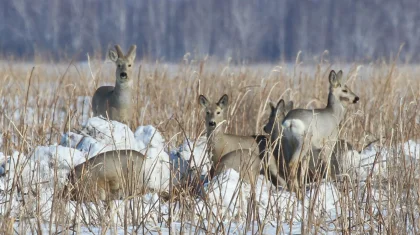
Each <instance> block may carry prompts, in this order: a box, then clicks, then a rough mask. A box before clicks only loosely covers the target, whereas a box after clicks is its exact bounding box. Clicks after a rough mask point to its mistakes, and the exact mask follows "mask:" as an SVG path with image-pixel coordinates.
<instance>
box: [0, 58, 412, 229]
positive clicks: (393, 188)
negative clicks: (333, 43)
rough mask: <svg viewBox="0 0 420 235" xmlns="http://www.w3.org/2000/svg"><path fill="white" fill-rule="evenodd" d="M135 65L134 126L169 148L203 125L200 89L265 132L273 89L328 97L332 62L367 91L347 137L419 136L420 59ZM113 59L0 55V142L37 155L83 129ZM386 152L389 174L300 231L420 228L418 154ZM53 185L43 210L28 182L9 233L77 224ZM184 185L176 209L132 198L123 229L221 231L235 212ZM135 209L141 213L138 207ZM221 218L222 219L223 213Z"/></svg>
mask: <svg viewBox="0 0 420 235" xmlns="http://www.w3.org/2000/svg"><path fill="white" fill-rule="evenodd" d="M137 65H138V68H137V69H136V70H135V74H136V79H135V88H134V89H135V93H134V94H135V97H133V98H134V100H135V105H136V111H137V112H136V117H135V118H136V121H135V126H139V125H148V124H151V125H154V126H156V127H157V128H158V129H159V130H160V131H161V133H162V134H163V135H164V137H165V139H166V140H171V141H170V143H168V146H169V147H171V148H173V147H175V146H178V145H179V144H180V143H182V142H183V141H184V138H185V136H188V137H189V138H191V139H195V138H197V137H198V136H200V135H201V134H202V133H203V131H204V125H203V115H202V113H201V109H200V106H199V104H198V102H197V98H198V95H199V94H204V95H206V96H208V97H209V98H210V99H212V100H216V99H218V98H219V97H220V96H221V95H222V94H224V93H226V94H228V95H229V96H230V97H231V99H230V100H231V104H230V108H229V121H228V127H227V132H229V133H235V134H244V135H247V134H256V133H259V134H261V133H262V132H263V131H262V127H263V125H264V123H265V121H266V118H267V113H268V111H267V109H268V107H267V109H266V106H267V105H268V104H267V101H268V99H271V100H278V99H279V98H281V97H283V98H286V99H292V100H293V101H294V102H295V107H321V106H323V105H325V104H326V97H327V92H328V80H327V74H328V72H329V71H330V69H332V68H333V69H336V70H339V69H343V70H344V76H349V77H351V78H350V80H349V82H350V83H351V87H352V90H353V91H354V92H355V93H356V94H358V95H359V97H360V98H361V101H360V103H359V104H357V105H355V106H352V107H350V108H349V110H348V111H347V115H346V118H345V121H344V122H343V129H342V132H341V136H342V137H343V138H344V139H346V140H347V141H349V142H350V143H352V144H353V145H354V146H355V147H356V148H357V149H360V148H361V147H362V146H363V145H364V144H366V142H367V140H366V137H367V136H374V137H376V138H380V139H381V141H380V143H379V147H380V148H382V147H398V146H401V145H402V144H404V143H405V142H407V141H408V140H418V139H419V134H420V132H419V130H418V128H419V124H418V123H419V121H420V120H419V118H420V117H419V113H418V110H419V109H418V106H419V101H420V99H419V95H420V92H419V84H420V83H419V80H418V75H419V74H420V66H416V65H399V64H394V63H386V62H375V63H372V64H367V65H363V66H358V65H356V64H355V65H350V66H349V65H340V64H333V65H330V64H328V63H326V62H322V63H319V64H316V65H304V64H300V63H296V64H294V65H288V64H279V65H250V66H237V65H229V64H226V63H214V62H213V63H212V62H208V61H205V60H203V61H190V60H188V59H185V60H183V61H182V62H180V63H179V64H178V65H172V64H171V65H166V64H161V63H147V62H141V63H138V64H137ZM33 66H34V67H33ZM114 69H115V68H114V65H113V64H111V63H103V61H91V62H90V63H89V65H88V64H75V63H70V62H69V63H67V64H66V63H62V64H51V63H41V62H35V63H27V64H22V63H14V62H10V61H9V62H8V61H3V62H2V63H1V64H0V83H1V84H2V86H1V88H0V97H1V100H0V102H1V103H0V114H1V116H0V130H1V132H2V135H3V145H2V147H1V149H0V152H3V153H5V154H9V155H10V154H11V153H12V152H13V151H14V150H16V151H19V152H20V153H23V154H24V155H26V156H30V154H31V153H32V151H33V149H34V148H35V147H36V146H40V145H49V144H53V143H58V142H59V141H60V138H61V134H62V133H63V132H65V131H67V130H75V129H76V130H77V129H79V128H80V120H81V118H82V115H83V112H86V111H87V110H83V109H82V108H81V105H80V98H78V97H84V96H88V97H89V96H91V95H92V94H93V92H94V91H95V89H96V87H97V86H99V85H103V84H105V83H107V84H113V83H114ZM89 112H90V111H89ZM20 117H25V118H20ZM132 128H134V126H133V127H132ZM22 161H25V160H24V159H22ZM387 162H388V164H387V167H386V169H381V171H383V172H384V173H386V177H384V176H379V177H377V176H375V177H374V176H371V177H368V178H367V179H366V181H365V182H364V183H363V185H362V186H360V185H359V184H355V183H354V182H348V183H347V184H345V187H347V190H346V193H342V194H340V195H341V198H338V201H340V205H341V208H339V209H340V210H341V214H342V216H341V217H338V218H337V219H336V220H335V221H333V222H332V224H333V225H334V226H333V228H331V225H329V226H330V227H329V228H326V227H325V224H326V221H325V218H324V217H317V216H314V215H313V214H311V213H308V214H305V215H304V216H305V217H304V218H303V219H302V224H303V226H302V230H301V231H302V232H308V231H309V230H308V229H309V228H312V229H313V230H312V232H319V233H325V232H326V231H336V232H339V233H344V234H350V233H357V234H365V233H371V234H373V233H388V234H396V233H399V234H401V233H419V232H420V227H419V223H418V222H419V219H420V218H419V206H420V199H419V193H420V191H419V178H418V175H417V169H416V168H415V167H414V166H416V163H415V164H412V162H407V159H406V158H405V157H404V156H403V155H402V153H397V152H393V153H391V154H390V155H389V156H388V159H387ZM19 178H20V176H15V178H14V179H11V181H10V182H11V183H12V184H13V187H12V191H9V192H3V193H5V194H8V195H9V196H10V197H11V196H12V195H14V194H15V193H16V192H19V191H20V187H21V185H20V179H19ZM34 188H37V187H34ZM53 190H55V191H56V192H55V193H54V197H53V198H51V199H49V200H51V201H52V212H53V213H50V212H49V213H44V212H43V211H42V207H43V205H42V203H41V202H40V200H37V195H38V194H39V193H40V192H39V191H36V190H35V191H32V192H29V194H28V195H25V196H22V201H21V202H20V205H21V211H22V213H21V214H19V215H13V218H11V219H2V220H1V222H0V224H1V226H0V230H1V231H2V233H4V232H10V231H11V229H12V228H11V226H12V225H11V224H13V221H21V223H19V225H17V226H15V232H18V233H22V232H25V233H26V232H31V233H37V232H38V233H39V232H41V231H42V230H43V229H44V226H47V228H49V229H48V230H50V231H51V233H52V232H53V231H55V230H54V229H57V231H64V232H65V231H72V230H73V229H75V228H73V227H74V226H75V224H76V223H75V221H73V220H71V219H70V218H69V216H67V215H65V214H63V213H60V212H62V208H63V207H65V206H64V205H63V202H62V201H60V200H61V198H60V193H59V189H58V187H54V189H53ZM178 190H179V192H178V193H177V195H176V197H175V195H172V199H171V200H172V201H173V202H174V203H173V204H171V205H173V206H174V207H176V210H173V208H171V207H170V208H169V210H170V211H172V210H173V211H172V213H171V214H170V216H167V215H166V216H163V214H164V212H154V211H152V210H149V211H148V210H147V209H145V208H135V207H141V206H139V205H142V204H141V203H140V204H138V203H135V202H130V203H132V204H130V203H128V204H127V205H125V207H124V208H125V209H124V210H125V212H126V213H127V214H126V216H122V217H121V218H122V219H121V221H123V226H124V229H127V228H128V227H129V226H134V228H135V229H140V231H139V232H141V231H142V230H143V231H142V232H147V231H145V228H144V227H142V226H140V225H141V224H142V222H143V221H146V220H147V221H151V220H154V218H156V220H155V223H156V226H160V225H163V226H169V225H168V224H169V223H170V222H179V223H181V225H183V226H182V227H184V228H187V227H188V226H190V225H191V224H190V223H192V225H194V226H199V227H201V228H202V229H204V231H208V232H210V231H213V232H223V231H225V230H226V229H228V228H229V227H230V226H233V224H231V223H233V222H237V221H238V220H237V219H235V218H232V219H230V222H228V223H206V222H205V221H207V219H208V218H210V217H211V214H212V212H209V211H203V213H202V216H199V217H198V218H197V216H196V215H194V213H193V210H192V208H194V207H195V201H194V197H195V195H192V193H191V190H189V189H187V188H184V189H178ZM139 200H140V199H139ZM250 206H252V205H250ZM0 207H2V209H1V211H2V216H3V217H4V218H7V217H10V216H12V215H11V214H10V213H11V209H10V207H11V202H10V201H7V202H6V203H5V204H2V205H0ZM33 208H35V209H33ZM251 210H255V208H254V209H251ZM94 211H100V208H99V209H98V210H94V209H92V210H91V211H89V210H88V212H86V211H80V212H79V213H87V217H90V218H89V219H87V218H85V217H86V215H84V216H82V218H84V219H82V221H81V223H82V225H95V226H98V227H101V228H105V227H107V226H109V225H108V224H107V222H106V218H104V217H103V216H101V215H95V212H94ZM138 211H141V213H140V212H139V213H140V214H135V212H136V213H137V212H138ZM29 212H30V213H29ZM46 215H48V216H46ZM120 216H121V215H120ZM127 218H130V219H127ZM349 218H351V219H349ZM218 219H219V220H218V221H221V220H220V219H221V217H219V218H218ZM251 219H252V220H256V221H258V223H259V224H260V229H261V227H264V226H265V225H267V224H269V222H268V221H269V220H270V219H268V217H267V218H256V217H255V215H254V217H253V218H251ZM278 220H279V222H275V223H274V225H276V223H278V225H280V226H279V228H278V229H277V232H278V233H280V234H282V233H287V232H289V231H284V230H283V229H281V223H283V222H284V223H292V222H291V220H290V219H287V218H278ZM22 222H26V223H22ZM24 224H25V225H24ZM192 225H191V226H192ZM169 227H170V226H169ZM253 229H254V230H253ZM126 231H127V230H126ZM250 231H253V232H254V233H258V232H260V231H261V230H258V229H256V228H251V230H250ZM181 232H182V231H181Z"/></svg>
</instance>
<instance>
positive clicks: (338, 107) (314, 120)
mask: <svg viewBox="0 0 420 235" xmlns="http://www.w3.org/2000/svg"><path fill="white" fill-rule="evenodd" d="M329 83H330V88H329V94H328V104H327V106H326V107H325V108H324V109H312V110H310V109H295V110H291V111H290V112H289V113H288V114H287V115H286V117H285V118H284V120H283V123H282V127H283V134H284V138H285V141H287V145H286V147H287V148H289V149H288V150H287V151H285V152H286V153H287V154H286V158H285V159H286V162H287V164H288V170H289V176H290V178H289V188H290V189H291V190H294V191H296V192H298V187H299V183H298V177H300V176H298V175H297V170H298V166H299V163H300V161H301V159H302V158H303V157H305V156H307V154H308V150H310V149H322V148H323V147H324V146H326V147H327V148H326V153H325V156H321V157H324V158H323V159H322V160H323V161H324V162H329V161H328V160H327V158H328V157H330V156H331V153H332V151H333V146H334V144H335V142H336V141H337V140H338V134H339V124H340V122H341V121H342V120H343V119H344V114H345V112H346V107H347V106H348V104H351V103H357V101H359V97H358V96H357V95H355V94H354V93H353V92H352V91H351V90H350V89H349V87H347V86H346V85H345V80H343V72H342V71H341V70H340V71H339V72H338V73H335V71H334V70H331V72H330V75H329ZM328 146H329V147H328ZM298 196H299V194H298Z"/></svg>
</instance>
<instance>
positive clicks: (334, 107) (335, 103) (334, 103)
mask: <svg viewBox="0 0 420 235" xmlns="http://www.w3.org/2000/svg"><path fill="white" fill-rule="evenodd" d="M326 110H328V111H330V112H332V114H333V115H334V116H335V117H336V118H337V120H338V122H339V123H340V122H341V121H342V120H343V119H344V114H345V112H346V108H345V107H344V106H343V105H342V104H341V102H340V100H338V99H337V98H336V97H335V96H334V95H333V93H332V92H331V91H330V93H329V94H328V104H327V107H326Z"/></svg>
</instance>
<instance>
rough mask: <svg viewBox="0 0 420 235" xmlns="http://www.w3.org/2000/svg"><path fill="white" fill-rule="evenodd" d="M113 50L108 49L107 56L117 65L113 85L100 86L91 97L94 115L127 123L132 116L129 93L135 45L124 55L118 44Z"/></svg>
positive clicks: (131, 84) (131, 83)
mask: <svg viewBox="0 0 420 235" xmlns="http://www.w3.org/2000/svg"><path fill="white" fill-rule="evenodd" d="M115 50H116V51H114V50H111V49H110V50H109V52H108V58H109V59H110V60H111V61H113V62H114V63H115V64H116V65H117V69H116V71H115V76H116V81H115V87H114V86H101V87H99V88H98V89H97V90H96V91H95V94H94V95H93V97H92V110H93V115H94V116H99V115H102V116H103V117H105V118H107V117H109V119H111V120H115V121H119V122H124V123H128V122H129V121H130V120H131V118H132V112H133V108H134V107H133V104H132V101H131V98H132V97H131V93H132V87H133V76H132V71H133V67H134V66H133V63H134V60H135V59H136V45H132V46H131V47H130V49H129V50H128V53H127V54H126V55H124V54H123V52H122V50H121V47H120V46H119V45H116V46H115Z"/></svg>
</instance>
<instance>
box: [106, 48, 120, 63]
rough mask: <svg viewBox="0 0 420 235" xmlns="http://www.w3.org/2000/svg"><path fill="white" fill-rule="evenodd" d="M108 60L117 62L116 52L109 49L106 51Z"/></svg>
mask: <svg viewBox="0 0 420 235" xmlns="http://www.w3.org/2000/svg"><path fill="white" fill-rule="evenodd" d="M108 59H110V60H111V61H113V62H117V59H118V54H117V52H116V51H114V50H111V49H109V51H108Z"/></svg>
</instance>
